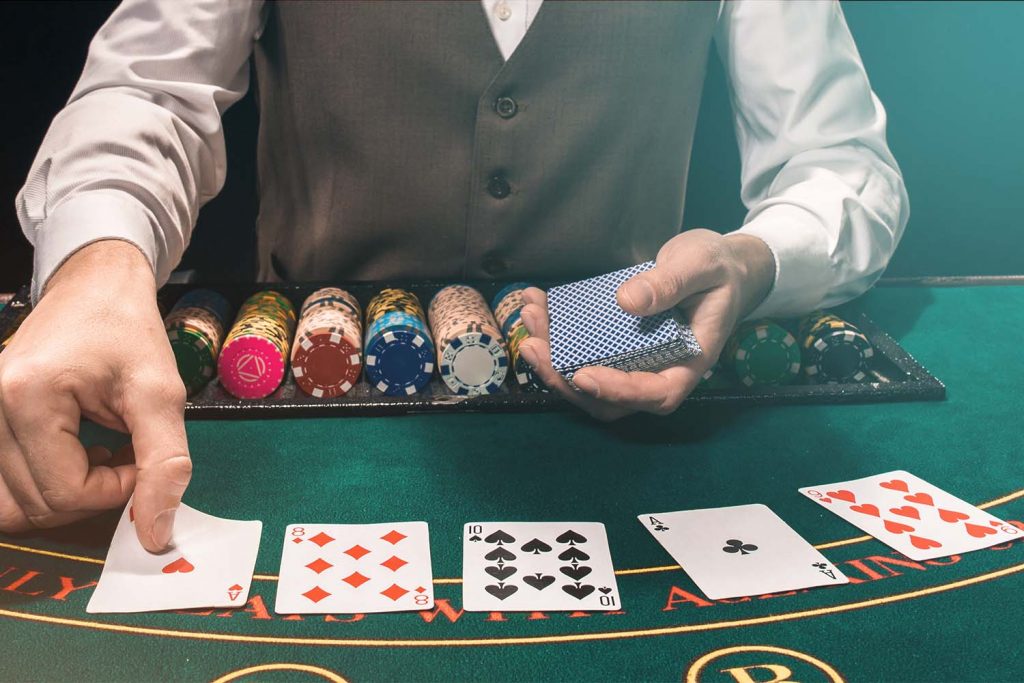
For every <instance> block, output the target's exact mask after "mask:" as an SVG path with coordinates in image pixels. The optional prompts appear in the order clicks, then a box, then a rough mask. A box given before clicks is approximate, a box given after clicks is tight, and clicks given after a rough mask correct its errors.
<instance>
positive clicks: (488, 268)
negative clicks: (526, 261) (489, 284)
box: [481, 256, 508, 277]
mask: <svg viewBox="0 0 1024 683" xmlns="http://www.w3.org/2000/svg"><path fill="white" fill-rule="evenodd" d="M481 265H482V266H483V268H484V272H485V273H487V274H488V275H492V276H494V277H500V276H502V275H504V274H505V273H506V272H507V271H508V264H507V263H505V261H504V260H502V259H500V258H498V257H497V256H488V257H487V258H485V259H484V261H483V263H482V264H481Z"/></svg>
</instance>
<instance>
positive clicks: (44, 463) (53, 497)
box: [9, 383, 132, 512]
mask: <svg viewBox="0 0 1024 683" xmlns="http://www.w3.org/2000/svg"><path fill="white" fill-rule="evenodd" d="M23 391H24V397H25V398H27V399H29V400H28V403H27V405H31V406H32V409H31V410H16V411H12V413H11V414H10V416H9V420H10V426H11V430H12V431H13V433H14V435H15V437H16V438H17V440H18V444H19V445H20V447H21V450H22V453H23V454H24V456H25V463H26V464H27V465H28V468H29V470H30V472H31V473H32V478H33V479H34V481H35V483H36V486H37V487H38V489H39V493H40V494H41V495H42V498H43V500H44V501H45V503H46V505H47V507H48V508H49V510H50V511H52V512H81V511H93V512H98V511H101V510H109V509H111V508H115V507H119V506H121V505H124V503H125V502H126V501H127V500H128V497H129V496H130V495H131V486H132V481H131V478H130V477H125V476H123V475H124V474H125V471H124V470H115V469H112V468H110V467H92V468H90V467H89V456H88V454H87V453H86V450H85V448H84V447H83V446H82V443H81V442H80V441H79V439H78V426H79V422H80V419H81V415H80V412H79V408H78V399H77V398H76V397H75V396H74V395H72V394H71V393H70V392H62V391H55V390H54V388H53V387H52V386H50V385H48V384H46V383H37V384H33V385H31V386H29V387H27V388H25V389H24V390H23Z"/></svg>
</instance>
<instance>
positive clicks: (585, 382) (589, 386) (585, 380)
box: [572, 375, 601, 398]
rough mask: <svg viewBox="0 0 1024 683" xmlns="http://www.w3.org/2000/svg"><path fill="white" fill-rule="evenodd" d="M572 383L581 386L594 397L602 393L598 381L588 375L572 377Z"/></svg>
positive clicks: (582, 389)
mask: <svg viewBox="0 0 1024 683" xmlns="http://www.w3.org/2000/svg"><path fill="white" fill-rule="evenodd" d="M572 383H573V384H575V385H576V386H577V387H579V388H580V390H581V391H584V392H586V393H588V394H590V395H591V396H593V397H594V398H597V395H598V394H599V393H601V389H600V387H598V386H597V382H595V381H594V380H593V379H592V378H591V377H588V376H587V375H576V376H575V377H573V378H572Z"/></svg>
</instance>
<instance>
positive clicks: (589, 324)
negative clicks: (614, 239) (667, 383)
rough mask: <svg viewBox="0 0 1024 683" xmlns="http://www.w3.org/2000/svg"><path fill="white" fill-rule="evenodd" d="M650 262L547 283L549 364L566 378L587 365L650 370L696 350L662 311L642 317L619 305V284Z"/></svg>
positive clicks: (686, 331)
mask: <svg viewBox="0 0 1024 683" xmlns="http://www.w3.org/2000/svg"><path fill="white" fill-rule="evenodd" d="M653 267H654V262H653V261H648V262H646V263H641V264H639V265H636V266H632V267H630V268H624V269H622V270H618V271H615V272H613V273H607V274H605V275H599V276H597V277H592V278H588V279H586V280H580V281H579V282H571V283H569V284H566V285H561V286H558V287H552V288H551V290H550V291H549V292H548V315H549V319H550V326H549V337H550V343H551V364H552V366H553V367H554V368H555V370H557V371H558V372H559V373H561V374H562V375H563V376H564V377H566V378H568V379H572V376H573V375H574V374H575V372H576V370H579V369H580V368H582V367H585V366H587V365H606V366H610V367H622V368H623V369H626V370H629V371H640V370H646V371H654V370H658V369H663V368H665V367H668V366H669V365H674V364H676V363H679V362H681V361H683V360H686V359H687V358H691V357H693V356H696V355H698V354H699V353H700V345H699V344H698V343H697V340H696V338H695V337H694V336H693V332H692V331H691V330H690V328H689V327H688V326H687V325H685V324H683V323H682V322H680V321H678V320H676V319H675V318H674V317H673V314H672V312H670V311H666V312H663V313H659V314H657V315H653V316H648V317H644V318H641V317H638V316H635V315H630V314H629V313H626V312H625V311H624V310H622V308H621V307H620V306H619V304H618V301H617V299H616V292H617V291H618V289H619V286H620V285H621V284H622V283H623V282H625V281H626V280H628V279H629V278H631V277H633V276H634V275H636V274H637V273H641V272H644V271H646V270H650V269H651V268H653Z"/></svg>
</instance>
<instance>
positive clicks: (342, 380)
mask: <svg viewBox="0 0 1024 683" xmlns="http://www.w3.org/2000/svg"><path fill="white" fill-rule="evenodd" d="M362 350H363V326H362V311H360V309H359V301H357V300H356V298H355V297H354V296H352V295H351V294H349V293H348V292H346V291H345V290H343V289H338V288H337V287H324V288H322V289H318V290H317V291H315V292H313V293H312V294H310V295H309V296H308V297H307V298H306V300H305V302H304V303H303V304H302V309H301V312H300V315H299V323H298V326H297V328H296V332H295V340H294V341H293V342H292V358H291V361H292V376H293V377H294V378H295V384H296V385H298V387H299V388H300V389H301V390H302V391H304V392H305V393H307V394H309V395H310V396H313V397H314V398H335V397H337V396H343V395H344V394H346V393H348V391H349V390H350V389H352V387H353V386H355V384H356V382H358V381H359V374H360V373H361V372H362V367H363V360H362Z"/></svg>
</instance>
